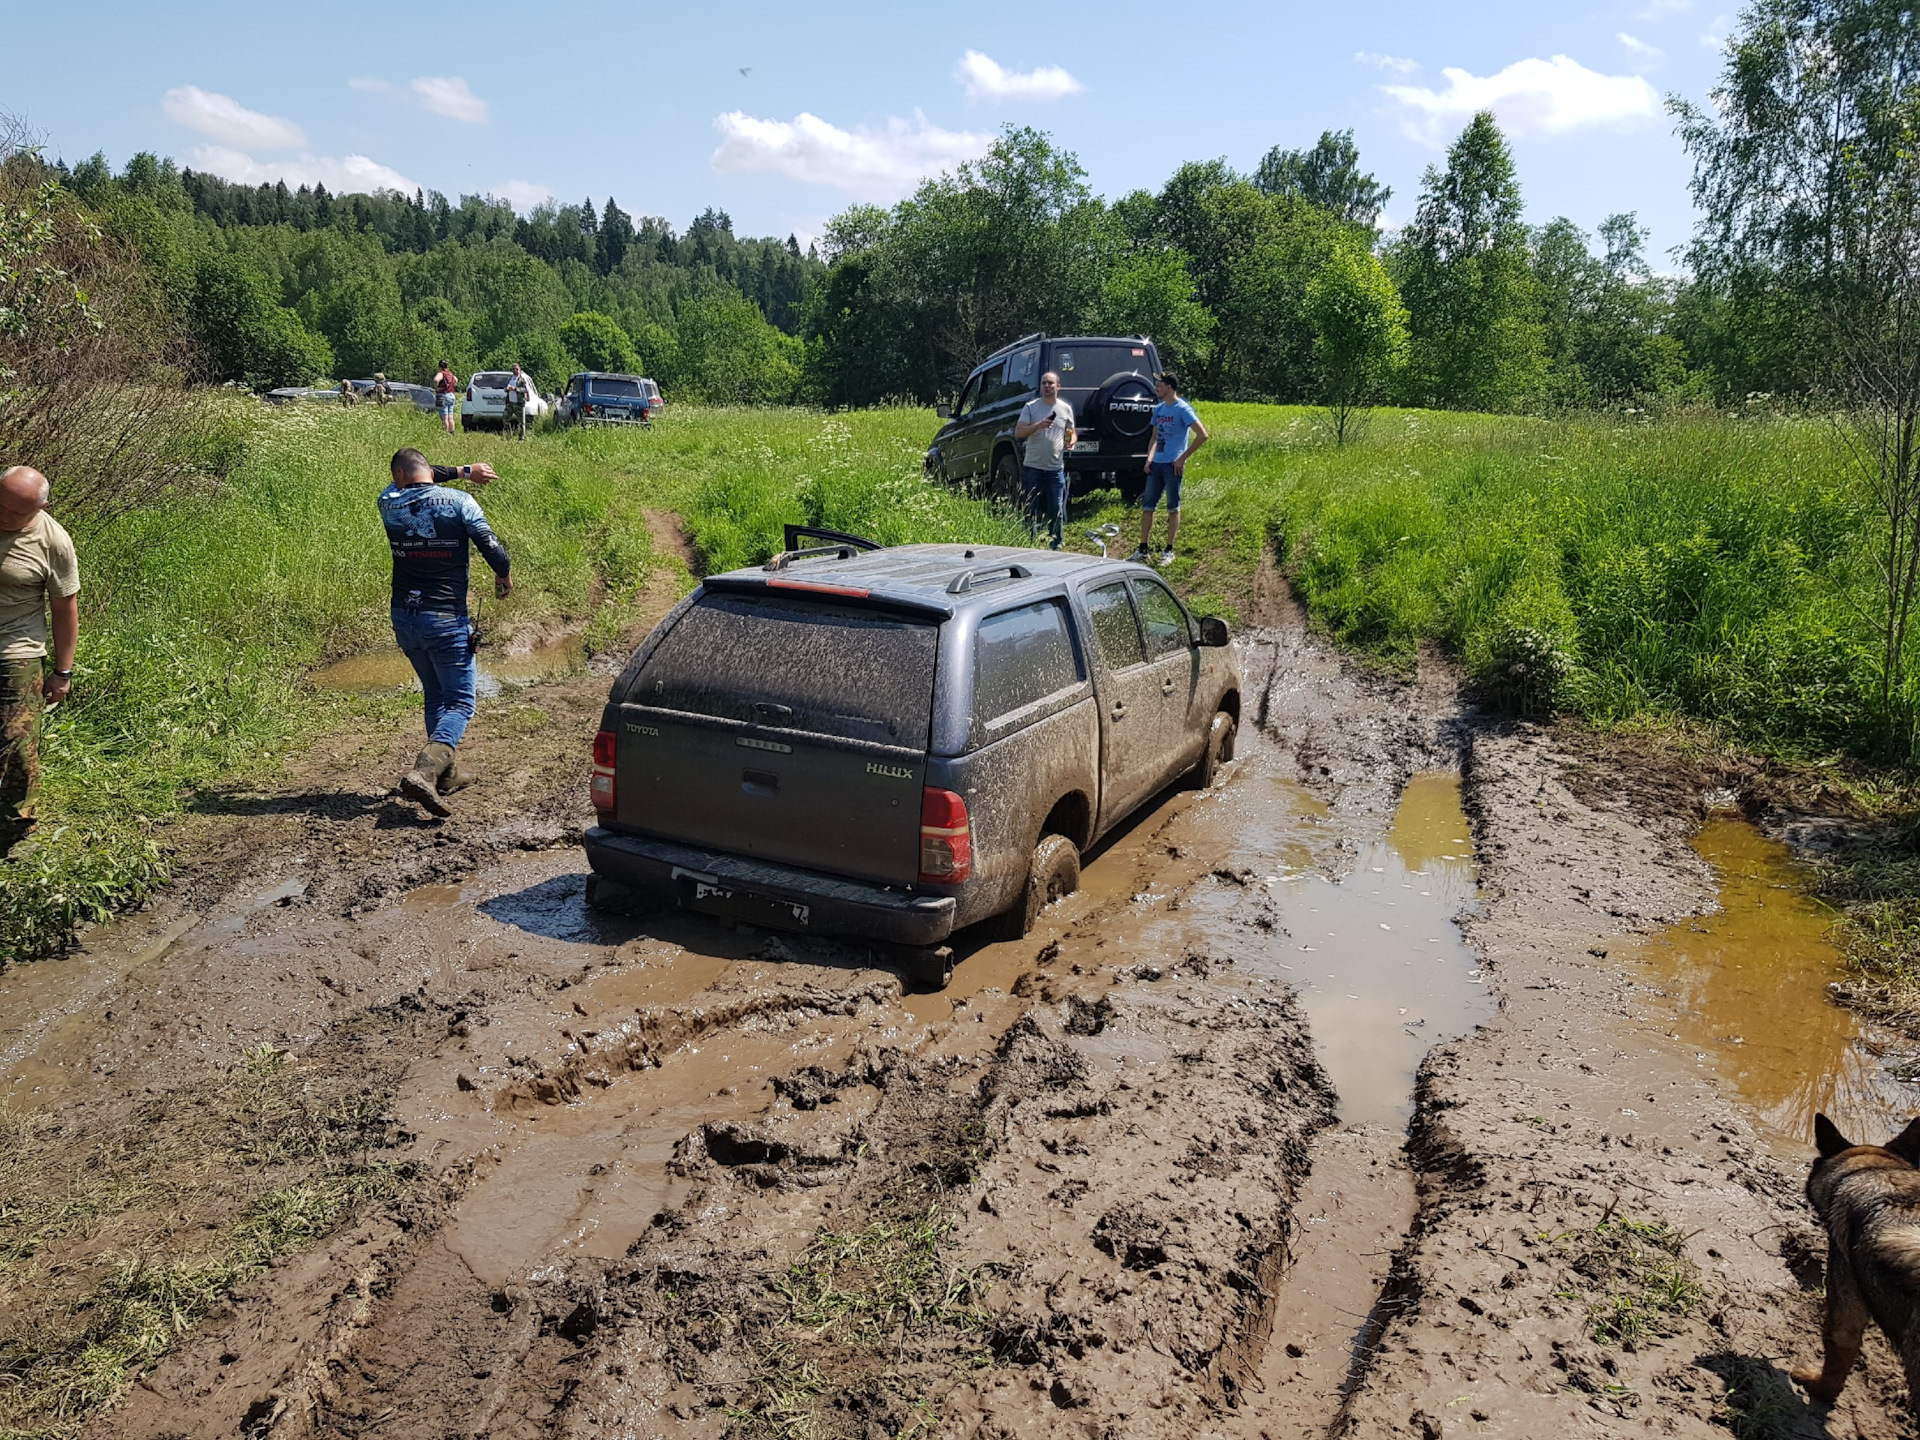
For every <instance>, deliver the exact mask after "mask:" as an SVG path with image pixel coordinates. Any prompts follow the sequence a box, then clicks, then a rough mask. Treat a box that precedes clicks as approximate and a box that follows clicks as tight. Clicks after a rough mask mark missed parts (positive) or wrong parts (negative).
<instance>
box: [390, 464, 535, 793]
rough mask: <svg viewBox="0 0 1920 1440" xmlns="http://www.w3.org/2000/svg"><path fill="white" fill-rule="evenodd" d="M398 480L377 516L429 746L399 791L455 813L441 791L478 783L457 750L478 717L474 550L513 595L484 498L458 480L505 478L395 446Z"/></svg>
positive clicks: (398, 630) (398, 635)
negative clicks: (471, 601)
mask: <svg viewBox="0 0 1920 1440" xmlns="http://www.w3.org/2000/svg"><path fill="white" fill-rule="evenodd" d="M391 470H392V478H393V483H392V484H391V485H389V486H387V488H386V489H385V490H383V491H381V492H380V519H381V523H382V524H384V525H385V527H386V531H387V544H388V546H389V547H390V548H391V549H392V551H393V638H394V639H395V640H396V641H398V642H399V645H400V649H401V652H402V653H403V654H405V655H406V657H407V659H408V660H410V661H412V662H413V670H414V673H415V674H416V675H418V676H419V677H420V689H421V691H422V695H423V698H424V700H425V702H426V719H427V745H426V748H425V749H424V750H422V751H421V752H420V755H419V757H418V758H417V759H416V760H415V761H414V762H413V769H412V770H411V771H409V772H408V774H407V776H406V778H405V779H403V780H402V781H401V782H400V793H401V794H402V795H404V796H406V797H407V798H408V799H409V800H412V801H414V802H415V803H417V804H419V805H420V806H421V807H422V808H424V809H425V810H426V811H427V812H428V813H429V814H433V815H451V814H452V813H453V811H452V810H451V809H449V808H448V806H447V802H446V801H445V800H443V799H442V798H441V797H442V796H444V795H451V794H452V793H453V792H454V791H456V790H460V789H464V788H465V787H466V786H468V785H470V784H472V783H473V780H474V778H475V777H474V775H473V773H472V772H471V771H468V770H465V769H463V768H461V765H460V757H459V747H460V741H461V740H462V739H463V738H465V736H466V733H467V725H468V722H470V721H471V720H472V719H473V709H474V701H475V698H476V692H477V691H478V688H479V686H478V680H479V674H478V669H477V667H476V666H475V664H474V656H473V622H472V621H471V620H470V619H469V618H468V617H467V555H468V546H469V544H471V545H472V547H473V548H474V549H477V550H478V551H479V552H480V556H481V558H482V559H484V560H485V561H486V562H487V564H488V566H489V567H490V568H491V569H492V570H493V593H494V594H495V595H497V596H499V597H500V598H501V599H502V600H504V599H506V597H507V596H509V595H511V594H512V593H513V577H512V574H511V571H510V568H509V564H508V560H507V547H506V546H504V545H502V544H501V543H500V541H499V538H498V537H497V536H495V534H494V533H493V528H492V527H491V526H490V525H488V524H487V517H486V516H485V515H484V514H482V513H481V510H480V503H479V502H478V501H477V500H475V499H474V498H473V496H471V495H468V494H466V493H464V492H463V491H460V490H455V489H452V488H451V486H452V485H453V484H454V483H455V482H457V481H461V480H464V481H466V482H467V484H469V485H472V486H474V487H475V488H476V489H477V488H479V487H480V486H482V485H485V484H487V483H488V482H489V481H492V480H496V479H498V478H499V477H498V476H496V475H495V474H494V473H493V467H492V466H490V465H458V466H455V465H435V464H432V463H431V462H430V461H429V460H428V459H427V457H426V456H424V455H422V454H421V453H420V452H419V451H418V450H415V449H413V448H411V447H409V448H407V449H405V450H401V451H399V452H397V453H396V454H395V455H394V457H393V463H392V466H391Z"/></svg>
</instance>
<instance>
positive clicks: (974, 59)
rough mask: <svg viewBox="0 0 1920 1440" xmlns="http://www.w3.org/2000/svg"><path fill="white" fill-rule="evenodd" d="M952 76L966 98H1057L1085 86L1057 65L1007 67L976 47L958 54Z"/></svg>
mask: <svg viewBox="0 0 1920 1440" xmlns="http://www.w3.org/2000/svg"><path fill="white" fill-rule="evenodd" d="M953 78H954V79H955V80H958V81H959V82H960V83H961V84H962V85H963V86H965V87H966V91H967V98H968V99H969V100H1059V99H1062V98H1063V97H1065V96H1068V95H1078V94H1080V93H1081V92H1082V91H1083V90H1085V89H1086V88H1087V87H1086V86H1084V85H1082V84H1081V83H1080V82H1079V81H1078V80H1076V79H1074V78H1073V76H1071V75H1069V74H1068V73H1067V72H1066V71H1065V70H1063V69H1061V68H1060V67H1059V66H1058V65H1042V66H1040V67H1039V68H1038V69H1037V70H1009V69H1007V68H1006V66H1004V65H1002V64H1001V63H1000V62H999V61H998V60H995V59H994V58H993V57H992V56H991V55H983V54H981V53H980V52H979V51H978V50H969V51H967V53H966V54H964V55H962V56H961V57H960V63H959V64H958V65H955V66H954V67H953Z"/></svg>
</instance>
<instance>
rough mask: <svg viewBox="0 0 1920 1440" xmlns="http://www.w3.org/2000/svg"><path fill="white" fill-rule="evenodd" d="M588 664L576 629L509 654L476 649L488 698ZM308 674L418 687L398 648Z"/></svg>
mask: <svg viewBox="0 0 1920 1440" xmlns="http://www.w3.org/2000/svg"><path fill="white" fill-rule="evenodd" d="M586 665H587V652H586V651H585V650H584V649H583V648H582V647H581V644H580V639H579V637H578V636H575V635H569V636H567V637H565V638H564V639H560V640H555V641H552V642H550V643H548V644H546V645H536V646H535V647H534V648H533V649H531V650H526V651H522V652H520V653H518V654H509V653H507V652H505V651H502V650H498V649H495V648H494V647H492V646H490V645H484V644H483V645H482V646H481V647H480V655H479V671H480V681H479V689H480V694H481V696H482V697H483V698H488V699H491V698H492V697H494V696H497V695H499V694H500V692H501V691H502V690H503V689H504V688H506V687H508V686H517V685H534V684H538V683H539V682H541V681H543V680H558V679H560V678H561V677H563V676H567V675H577V674H579V673H580V671H582V670H584V669H585V668H586ZM311 678H312V680H313V683H314V684H315V685H318V686H319V687H320V688H321V689H322V690H343V691H346V692H348V693H350V694H355V695H366V694H371V693H373V692H375V691H380V690H403V689H415V690H417V689H419V688H420V679H419V677H418V676H417V675H415V674H414V671H413V663H412V662H411V661H410V660H408V659H407V657H406V656H405V655H403V654H401V653H400V651H399V650H397V649H390V650H373V651H369V652H368V653H366V654H364V655H349V656H347V657H346V658H345V659H342V660H335V661H334V662H333V663H332V664H330V665H322V666H321V667H320V668H319V669H317V670H315V671H314V672H313V673H312V677H311Z"/></svg>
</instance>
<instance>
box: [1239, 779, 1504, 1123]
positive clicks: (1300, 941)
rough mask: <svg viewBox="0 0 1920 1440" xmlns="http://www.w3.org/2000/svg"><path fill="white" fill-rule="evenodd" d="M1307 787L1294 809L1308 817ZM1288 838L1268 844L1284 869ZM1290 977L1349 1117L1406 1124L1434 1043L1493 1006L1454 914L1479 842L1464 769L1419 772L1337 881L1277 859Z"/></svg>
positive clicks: (1271, 880) (1464, 896) (1468, 894)
mask: <svg viewBox="0 0 1920 1440" xmlns="http://www.w3.org/2000/svg"><path fill="white" fill-rule="evenodd" d="M1310 799H1311V797H1310V796H1307V797H1304V798H1302V799H1298V800H1296V801H1295V802H1294V812H1295V814H1296V815H1299V816H1302V817H1303V818H1311V815H1312V806H1311V805H1309V804H1308V803H1307V801H1309V800H1310ZM1289 856H1290V847H1288V846H1285V845H1282V846H1280V847H1278V848H1277V849H1276V850H1275V851H1273V852H1270V854H1269V859H1277V860H1279V861H1280V862H1281V864H1282V866H1284V863H1285V861H1286V859H1287V858H1289ZM1265 883H1266V884H1267V885H1268V886H1269V888H1270V889H1271V890H1272V892H1273V895H1274V897H1275V899H1276V901H1277V902H1278V903H1279V906H1280V913H1281V915H1282V917H1283V919H1284V922H1285V924H1286V928H1287V937H1288V944H1287V946H1286V949H1287V950H1288V951H1289V952H1291V953H1289V955H1288V960H1287V963H1288V964H1290V965H1291V967H1292V969H1291V978H1292V979H1293V980H1294V981H1295V983H1297V984H1298V985H1299V986H1300V1000H1301V1004H1302V1005H1303V1006H1304V1007H1305V1008H1306V1011H1307V1016H1308V1018H1309V1019H1310V1020H1311V1022H1312V1026H1313V1039H1314V1047H1315V1049H1316V1050H1317V1051H1318V1052H1319V1055H1320V1063H1321V1064H1322V1065H1324V1066H1325V1067H1326V1069H1327V1074H1328V1075H1329V1076H1330V1077H1331V1078H1332V1080H1333V1084H1334V1088H1335V1089H1336V1090H1337V1091H1339V1093H1340V1118H1341V1120H1342V1121H1343V1122H1344V1123H1346V1124H1348V1125H1388V1126H1392V1127H1394V1128H1395V1129H1399V1128H1402V1127H1404V1126H1405V1124H1406V1121H1407V1117H1408V1116H1409V1115H1411V1114H1412V1113H1413V1076H1414V1071H1415V1070H1416V1069H1418V1068H1419V1065H1420V1061H1421V1058H1422V1057H1423V1056H1424V1055H1425V1054H1426V1052H1427V1050H1428V1048H1429V1047H1431V1046H1433V1045H1435V1044H1437V1043H1439V1042H1440V1041H1443V1040H1451V1039H1454V1038H1455V1037H1457V1036H1460V1035H1464V1034H1465V1033H1466V1032H1467V1031H1468V1030H1470V1029H1471V1028H1472V1027H1473V1026H1474V1025H1475V1024H1476V1023H1478V1022H1480V1021H1482V1020H1484V1019H1486V1018H1487V1017H1488V1016H1490V1015H1491V1014H1492V1013H1493V1005H1492V1002H1491V1001H1490V1000H1489V998H1488V996H1487V989H1486V985H1485V980H1484V977H1483V976H1482V975H1481V973H1480V962H1479V961H1478V959H1477V958H1475V956H1474V953H1473V951H1472V950H1470V949H1469V948H1468V947H1467V944H1466V941H1465V940H1463V939H1462V938H1461V935H1460V930H1459V927H1458V925H1456V924H1455V918H1456V917H1457V916H1458V915H1459V914H1460V912H1461V911H1462V910H1464V909H1465V908H1466V907H1467V906H1468V905H1470V904H1471V903H1472V901H1473V896H1474V888H1475V883H1476V882H1475V878H1474V866H1473V845H1472V841H1471V839H1470V838H1469V836H1468V833H1467V821H1466V816H1465V815H1464V814H1463V813H1462V811H1461V809H1460V777H1459V776H1458V775H1455V774H1452V773H1451V772H1438V771H1435V772H1429V773H1426V774H1420V775H1415V776H1414V777H1413V778H1412V779H1411V780H1409V781H1408V782H1407V786H1406V789H1405V790H1404V791H1403V792H1402V793H1401V796H1400V804H1399V806H1398V808H1397V809H1396V810H1395V812H1394V818H1393V825H1392V827H1391V828H1390V829H1389V830H1388V832H1387V834H1386V836H1385V837H1384V838H1382V839H1379V840H1374V841H1370V842H1367V843H1363V844H1362V845H1361V846H1360V848H1359V852H1358V855H1357V857H1356V859H1355V861H1354V863H1353V865H1352V867H1351V868H1350V869H1349V870H1348V872H1347V874H1346V875H1345V876H1344V877H1342V878H1341V879H1338V880H1333V879H1330V878H1328V877H1327V876H1325V875H1323V874H1320V873H1318V872H1315V871H1312V870H1291V871H1290V870H1287V869H1285V868H1281V869H1279V870H1277V871H1275V872H1273V873H1270V874H1268V875H1267V876H1266V879H1265Z"/></svg>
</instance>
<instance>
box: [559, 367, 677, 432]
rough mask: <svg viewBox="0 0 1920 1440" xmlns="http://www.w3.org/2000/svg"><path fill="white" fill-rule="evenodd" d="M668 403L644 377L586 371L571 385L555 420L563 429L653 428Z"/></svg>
mask: <svg viewBox="0 0 1920 1440" xmlns="http://www.w3.org/2000/svg"><path fill="white" fill-rule="evenodd" d="M666 403H667V402H666V401H665V400H664V399H662V398H661V395H660V387H659V386H658V385H656V384H654V383H653V381H651V380H649V379H647V378H646V377H645V376H644V375H612V374H607V373H605V372H603V371H599V370H583V371H581V372H580V373H579V374H578V375H575V376H574V377H573V378H572V379H571V380H569V381H567V389H566V393H565V394H564V395H562V396H561V397H560V402H559V405H558V407H557V408H556V409H555V411H554V418H555V420H556V422H557V423H559V424H563V425H567V424H574V425H651V424H652V423H653V417H654V416H655V415H657V414H659V413H660V411H661V410H663V409H665V408H666Z"/></svg>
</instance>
